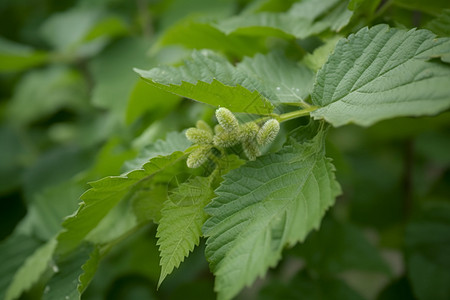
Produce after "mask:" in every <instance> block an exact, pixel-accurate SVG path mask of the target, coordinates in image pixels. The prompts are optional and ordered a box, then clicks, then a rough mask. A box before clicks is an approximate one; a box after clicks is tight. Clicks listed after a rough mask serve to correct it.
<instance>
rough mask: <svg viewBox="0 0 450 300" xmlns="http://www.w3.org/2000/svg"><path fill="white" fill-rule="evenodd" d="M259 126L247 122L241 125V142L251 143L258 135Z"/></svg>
mask: <svg viewBox="0 0 450 300" xmlns="http://www.w3.org/2000/svg"><path fill="white" fill-rule="evenodd" d="M258 131H259V126H258V124H256V123H255V122H248V123H245V124H242V125H241V133H240V135H241V141H243V142H244V141H252V140H254V139H255V138H256V135H257V134H258Z"/></svg>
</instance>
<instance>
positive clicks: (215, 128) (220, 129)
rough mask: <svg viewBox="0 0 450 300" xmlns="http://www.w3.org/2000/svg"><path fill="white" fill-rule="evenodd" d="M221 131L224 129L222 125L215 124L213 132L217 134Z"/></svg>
mask: <svg viewBox="0 0 450 300" xmlns="http://www.w3.org/2000/svg"><path fill="white" fill-rule="evenodd" d="M222 131H224V129H223V127H222V126H221V125H219V124H217V125H216V126H214V132H215V134H219V133H221V132H222Z"/></svg>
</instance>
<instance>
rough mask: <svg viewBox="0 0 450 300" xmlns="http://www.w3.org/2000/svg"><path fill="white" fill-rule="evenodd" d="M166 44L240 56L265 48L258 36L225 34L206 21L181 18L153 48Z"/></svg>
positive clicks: (157, 48) (155, 49)
mask: <svg viewBox="0 0 450 300" xmlns="http://www.w3.org/2000/svg"><path fill="white" fill-rule="evenodd" d="M166 45H183V46H184V47H187V48H189V49H205V48H207V49H213V50H217V51H224V52H226V53H231V54H233V55H237V56H238V57H242V56H245V55H248V56H250V55H254V54H255V53H257V52H262V50H264V49H265V46H264V44H263V43H262V40H261V39H260V38H258V37H244V36H239V35H233V34H230V35H227V34H225V33H223V32H222V31H220V30H219V29H217V28H216V27H214V26H213V25H211V24H208V23H200V22H195V21H193V20H183V21H181V22H179V23H178V24H176V25H174V26H171V27H170V28H168V30H167V31H166V32H165V33H164V34H163V35H162V36H161V37H160V39H159V40H158V42H157V44H156V45H155V47H154V48H153V50H154V51H158V50H160V49H161V47H163V46H166Z"/></svg>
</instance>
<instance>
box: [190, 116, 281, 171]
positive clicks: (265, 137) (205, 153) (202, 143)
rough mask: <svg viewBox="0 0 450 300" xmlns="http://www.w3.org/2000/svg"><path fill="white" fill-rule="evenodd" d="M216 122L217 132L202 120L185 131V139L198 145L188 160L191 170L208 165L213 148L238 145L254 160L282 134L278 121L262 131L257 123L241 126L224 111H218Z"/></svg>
mask: <svg viewBox="0 0 450 300" xmlns="http://www.w3.org/2000/svg"><path fill="white" fill-rule="evenodd" d="M216 118H217V121H218V122H219V124H218V125H216V126H215V127H214V130H213V129H212V128H211V127H210V126H209V125H208V124H207V123H206V122H204V121H202V120H200V121H198V122H197V124H196V127H194V128H189V129H188V130H187V131H186V137H187V138H188V139H189V140H190V141H191V142H192V143H194V144H197V148H195V150H194V151H192V152H191V154H190V155H189V157H188V159H187V166H188V167H189V168H197V167H199V166H201V165H202V164H203V163H204V162H206V161H207V160H208V157H209V155H211V149H212V148H213V147H216V148H219V149H220V148H228V147H232V146H235V145H237V144H239V143H241V145H242V148H243V150H244V153H245V155H246V156H247V157H248V159H249V160H255V159H256V158H257V157H258V156H260V155H261V152H260V150H259V147H260V146H264V145H268V144H270V143H272V142H273V140H274V139H275V137H276V136H277V134H278V131H279V130H280V123H279V122H278V121H277V120H275V119H270V120H268V121H267V122H265V123H264V124H263V125H262V126H261V127H260V126H259V125H258V124H257V123H255V122H247V123H244V124H239V121H238V120H237V119H236V117H235V116H234V114H233V113H232V112H231V111H229V110H228V109H226V108H224V107H221V108H219V109H217V110H216Z"/></svg>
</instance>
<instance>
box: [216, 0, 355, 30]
mask: <svg viewBox="0 0 450 300" xmlns="http://www.w3.org/2000/svg"><path fill="white" fill-rule="evenodd" d="M351 16H352V12H351V11H350V10H348V9H347V3H346V2H345V1H340V0H323V1H320V2H317V1H315V0H305V1H301V2H298V3H295V4H294V5H292V7H291V8H290V10H289V11H287V12H283V13H271V12H261V13H257V14H248V13H244V14H242V15H239V16H236V17H231V18H228V19H225V20H223V21H221V22H219V23H218V24H217V25H215V26H216V27H217V28H218V29H220V30H222V31H223V32H224V33H226V34H230V33H235V34H242V35H253V36H255V35H256V36H258V35H261V36H270V35H275V36H281V37H285V38H306V37H308V36H310V35H313V34H318V33H321V32H322V31H325V30H327V29H331V30H333V31H339V30H341V29H342V27H344V26H345V25H346V24H347V23H348V22H349V20H350V18H351Z"/></svg>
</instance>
